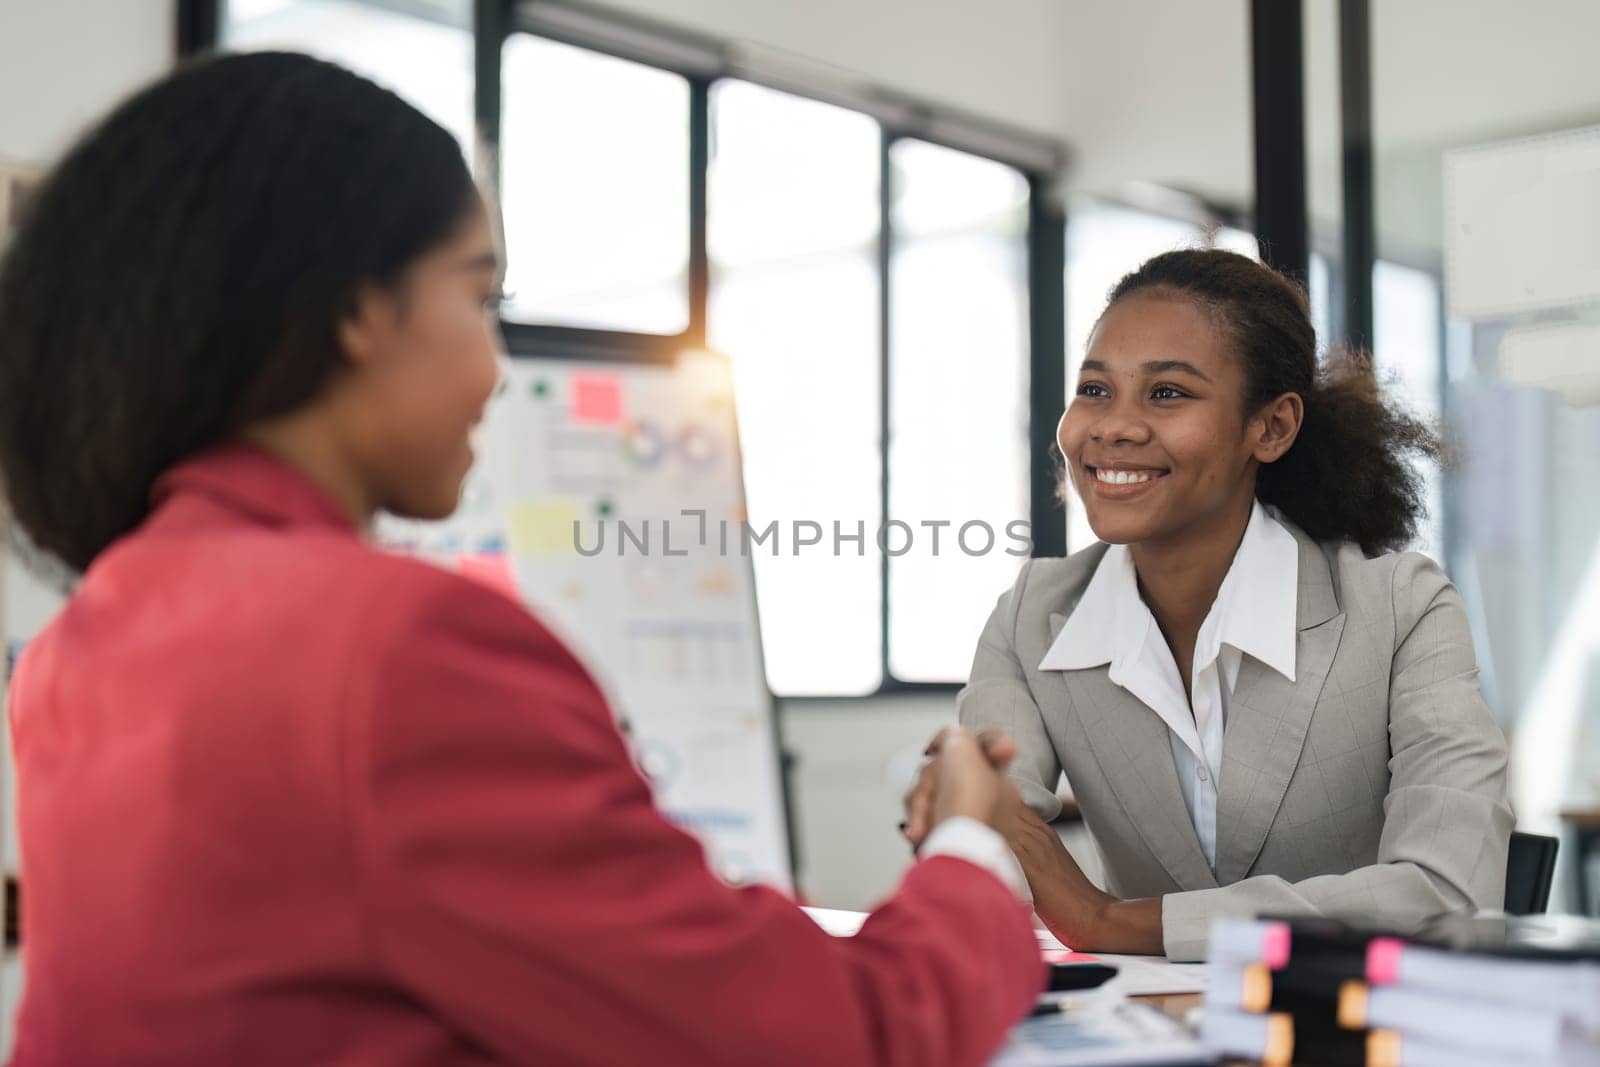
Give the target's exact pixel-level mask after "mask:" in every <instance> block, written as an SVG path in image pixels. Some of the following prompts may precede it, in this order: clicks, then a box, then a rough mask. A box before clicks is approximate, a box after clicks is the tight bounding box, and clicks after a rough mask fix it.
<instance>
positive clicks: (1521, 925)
mask: <svg viewBox="0 0 1600 1067" xmlns="http://www.w3.org/2000/svg"><path fill="white" fill-rule="evenodd" d="M1209 957H1210V961H1211V962H1210V964H1209V968H1210V976H1209V982H1208V985H1207V991H1206V997H1205V1009H1204V1014H1203V1022H1202V1025H1201V1037H1202V1039H1203V1040H1204V1041H1205V1042H1206V1043H1207V1044H1208V1045H1209V1046H1210V1047H1211V1048H1212V1050H1213V1051H1215V1052H1217V1053H1219V1054H1222V1055H1231V1056H1245V1057H1250V1058H1253V1059H1260V1060H1262V1061H1263V1062H1264V1063H1267V1064H1288V1063H1291V1062H1315V1063H1324V1064H1357V1065H1362V1064H1370V1065H1373V1067H1379V1065H1381V1067H1431V1065H1434V1064H1438V1065H1441V1067H1444V1065H1449V1067H1490V1065H1494V1067H1501V1065H1504V1064H1508V1063H1516V1064H1535V1065H1538V1064H1542V1065H1550V1067H1600V924H1594V923H1586V922H1584V921H1583V920H1577V919H1571V918H1567V917H1544V916H1537V917H1528V918H1521V919H1510V918H1493V919H1466V918H1458V919H1449V920H1445V921H1443V922H1441V923H1435V924H1432V925H1431V926H1429V927H1425V928H1414V929H1410V930H1403V931H1401V930H1381V929H1357V928H1353V927H1350V926H1345V925H1343V924H1340V923H1335V922H1330V921H1328V920H1322V919H1288V920H1276V921H1275V920H1239V919H1225V920H1220V921H1218V922H1217V923H1216V924H1215V925H1214V926H1213V927H1212V933H1211V948H1210V953H1209Z"/></svg>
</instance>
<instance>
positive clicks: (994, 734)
mask: <svg viewBox="0 0 1600 1067" xmlns="http://www.w3.org/2000/svg"><path fill="white" fill-rule="evenodd" d="M978 743H979V744H980V745H982V746H983V752H984V755H986V756H988V757H989V765H990V766H991V767H993V768H994V769H995V770H997V771H1003V770H1005V769H1006V768H1007V767H1009V766H1010V765H1011V761H1012V760H1013V759H1015V758H1016V756H1017V743H1016V742H1015V741H1013V740H1011V738H1010V737H1009V736H1007V735H1006V734H1003V733H1001V732H1000V731H999V730H985V731H983V732H982V733H980V734H979V735H978Z"/></svg>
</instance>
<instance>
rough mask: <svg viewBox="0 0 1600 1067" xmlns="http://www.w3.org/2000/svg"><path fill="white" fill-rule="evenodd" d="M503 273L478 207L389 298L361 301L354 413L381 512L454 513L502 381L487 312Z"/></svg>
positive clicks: (350, 342) (378, 295)
mask: <svg viewBox="0 0 1600 1067" xmlns="http://www.w3.org/2000/svg"><path fill="white" fill-rule="evenodd" d="M498 271H499V260H498V257H497V255H496V253H495V248H494V241H493V238H492V233H491V230H490V227H489V221H488V216H487V213H486V212H485V211H484V209H483V207H482V205H481V204H478V205H475V207H474V209H473V211H472V213H471V215H470V217H469V218H468V219H467V221H465V222H464V223H463V224H462V225H461V227H459V228H458V230H457V231H456V232H455V234H453V235H452V236H451V237H450V238H448V239H447V240H445V241H444V242H442V243H441V244H439V245H437V246H435V247H434V248H433V249H431V250H430V251H428V252H425V253H424V254H423V255H422V256H421V257H419V258H418V259H417V261H416V262H415V263H413V264H412V265H411V267H410V268H408V270H407V272H406V274H405V276H404V278H403V279H402V280H401V281H400V282H399V283H398V284H397V285H396V286H395V287H394V288H393V290H392V291H389V290H384V291H370V292H368V293H367V294H365V295H364V296H363V297H362V300H361V302H360V307H359V310H358V312H357V314H356V315H355V316H354V318H353V320H352V321H349V322H347V323H346V325H345V336H344V343H345V347H346V349H347V350H348V351H349V353H350V357H351V364H352V366H353V368H354V374H353V375H352V379H353V380H352V381H351V382H350V383H348V384H349V385H350V386H351V387H352V388H351V393H352V394H353V395H352V396H351V397H350V399H351V401H352V402H351V403H350V404H349V405H348V409H350V410H351V411H353V412H354V413H355V414H356V417H357V421H358V425H359V429H358V432H357V435H356V439H357V441H358V442H359V446H358V447H359V451H360V453H361V456H360V462H361V467H362V470H363V476H364V478H365V480H366V482H367V484H368V487H369V489H370V490H371V495H372V499H373V503H374V504H375V505H376V506H378V507H382V508H385V509H387V510H389V511H392V512H395V513H397V514H400V515H406V516H410V517H414V518H443V517H444V516H446V515H449V514H450V513H451V512H452V511H454V510H455V508H456V504H457V502H458V501H459V500H460V496H461V485H462V482H463V481H464V480H465V478H466V475H467V471H468V470H469V469H470V468H471V466H472V462H473V454H472V444H471V437H472V431H473V429H474V427H475V426H476V425H477V423H478V422H479V421H480V420H481V419H482V417H483V412H484V408H485V406H486V405H487V403H488V401H489V398H490V396H491V395H493V393H494V390H495V386H496V385H497V384H498V383H499V379H500V363H499V358H498V355H499V350H500V345H499V340H498V337H497V327H496V324H495V318H494V315H493V312H492V310H491V309H490V306H491V304H492V302H493V298H494V295H495V293H496V291H497V284H498Z"/></svg>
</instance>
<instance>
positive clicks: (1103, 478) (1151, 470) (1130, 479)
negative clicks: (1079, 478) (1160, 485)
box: [1083, 463, 1167, 486]
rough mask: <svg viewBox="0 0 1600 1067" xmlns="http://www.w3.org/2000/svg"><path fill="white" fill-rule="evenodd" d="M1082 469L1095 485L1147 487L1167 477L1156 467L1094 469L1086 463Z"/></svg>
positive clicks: (1164, 472) (1165, 473)
mask: <svg viewBox="0 0 1600 1067" xmlns="http://www.w3.org/2000/svg"><path fill="white" fill-rule="evenodd" d="M1083 469H1084V470H1086V471H1088V472H1089V477H1090V478H1091V479H1093V480H1094V482H1095V484H1096V485H1105V486H1120V485H1128V486H1133V485H1148V484H1150V483H1151V482H1154V481H1159V480H1160V479H1162V478H1165V477H1166V476H1167V472H1166V471H1164V470H1161V469H1160V468H1157V467H1126V468H1111V467H1094V466H1091V465H1089V464H1087V463H1085V464H1084V465H1083Z"/></svg>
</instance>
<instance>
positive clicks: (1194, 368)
mask: <svg viewBox="0 0 1600 1067" xmlns="http://www.w3.org/2000/svg"><path fill="white" fill-rule="evenodd" d="M1243 390H1244V381H1243V371H1242V368H1241V367H1240V365H1239V362H1238V361H1237V360H1236V359H1235V358H1234V357H1233V356H1232V355H1231V354H1230V353H1229V352H1228V350H1227V348H1226V347H1225V345H1224V343H1223V338H1222V335H1221V334H1220V333H1219V331H1218V330H1217V328H1216V326H1215V325H1213V323H1212V322H1211V320H1210V318H1208V317H1207V315H1206V314H1205V312H1204V311H1202V310H1201V309H1200V308H1199V307H1198V306H1196V304H1195V303H1194V302H1193V301H1191V300H1187V299H1184V298H1182V297H1178V296H1172V295H1166V294H1155V293H1139V294H1135V295H1133V296H1129V297H1125V298H1123V299H1122V300H1120V301H1118V302H1117V303H1116V304H1115V305H1113V306H1112V307H1111V308H1110V309H1109V310H1107V311H1106V313H1105V315H1104V316H1103V317H1102V318H1101V320H1100V324H1099V325H1098V326H1097V327H1096V328H1095V331H1094V334H1093V335H1092V336H1091V338H1090V341H1089V350H1088V352H1087V353H1086V354H1085V357H1084V361H1083V368H1082V370H1081V372H1080V373H1079V376H1078V388H1077V392H1076V394H1075V395H1074V397H1073V399H1072V401H1071V403H1070V404H1069V405H1068V407H1067V410H1066V413H1065V414H1064V415H1062V417H1061V424H1060V426H1059V427H1058V428H1057V431H1056V438H1057V443H1058V444H1059V445H1060V447H1061V453H1062V456H1063V457H1064V459H1065V465H1066V469H1067V472H1068V475H1069V477H1070V478H1071V480H1072V485H1073V488H1074V489H1076V490H1077V493H1078V496H1079V498H1080V499H1081V500H1082V501H1083V506H1084V509H1085V511H1086V512H1087V513H1088V519H1089V525H1090V526H1091V527H1092V528H1093V529H1094V532H1095V536H1096V537H1098V538H1100V539H1101V540H1102V541H1106V542H1109V543H1112V544H1136V543H1139V542H1146V541H1160V540H1165V539H1167V538H1170V537H1174V536H1176V537H1183V536H1185V535H1186V534H1191V533H1194V532H1195V531H1197V530H1200V529H1205V528H1206V524H1207V523H1208V522H1215V521H1228V520H1229V519H1230V518H1232V517H1234V516H1236V515H1237V514H1238V513H1239V512H1241V511H1243V510H1245V509H1247V507H1248V501H1249V499H1250V498H1251V496H1252V495H1253V494H1254V491H1255V471H1256V461H1255V458H1254V456H1255V449H1256V447H1257V446H1258V444H1259V442H1257V441H1255V440H1254V438H1253V437H1252V435H1251V434H1250V433H1248V432H1247V431H1248V429H1249V427H1247V425H1246V420H1245V418H1244V413H1243V410H1242V403H1241V397H1242V396H1243Z"/></svg>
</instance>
